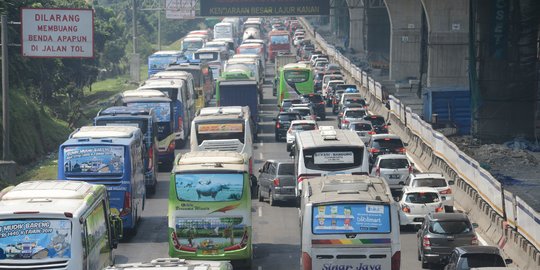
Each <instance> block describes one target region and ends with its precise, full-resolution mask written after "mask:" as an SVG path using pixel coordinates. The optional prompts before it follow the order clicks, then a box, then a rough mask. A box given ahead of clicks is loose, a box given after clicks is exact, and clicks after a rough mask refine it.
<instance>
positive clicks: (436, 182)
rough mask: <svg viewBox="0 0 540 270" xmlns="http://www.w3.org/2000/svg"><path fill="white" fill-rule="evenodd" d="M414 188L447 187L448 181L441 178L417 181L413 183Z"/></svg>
mask: <svg viewBox="0 0 540 270" xmlns="http://www.w3.org/2000/svg"><path fill="white" fill-rule="evenodd" d="M412 186H413V187H446V181H445V180H444V179H441V178H422V179H416V180H414V181H413V183H412Z"/></svg>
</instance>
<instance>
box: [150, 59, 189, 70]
mask: <svg viewBox="0 0 540 270" xmlns="http://www.w3.org/2000/svg"><path fill="white" fill-rule="evenodd" d="M182 58H183V57H181V56H179V55H154V56H150V57H148V68H149V69H156V70H163V69H165V68H167V67H168V66H169V64H171V63H175V62H176V61H178V59H182Z"/></svg>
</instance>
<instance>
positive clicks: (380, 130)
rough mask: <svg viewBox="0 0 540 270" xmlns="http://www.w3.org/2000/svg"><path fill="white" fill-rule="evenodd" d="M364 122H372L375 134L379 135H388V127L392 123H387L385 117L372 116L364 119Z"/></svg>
mask: <svg viewBox="0 0 540 270" xmlns="http://www.w3.org/2000/svg"><path fill="white" fill-rule="evenodd" d="M364 120H367V121H370V122H371V124H372V125H373V129H375V133H377V134H387V133H388V126H390V123H386V120H385V119H384V116H382V115H376V114H372V115H368V116H366V117H364Z"/></svg>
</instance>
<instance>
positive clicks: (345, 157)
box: [303, 147, 364, 171]
mask: <svg viewBox="0 0 540 270" xmlns="http://www.w3.org/2000/svg"><path fill="white" fill-rule="evenodd" d="M303 152H304V164H305V167H306V168H307V169H310V170H322V171H341V170H348V169H351V168H356V167H360V166H362V163H363V156H364V150H363V147H332V148H326V149H324V148H323V149H305V150H304V151H303Z"/></svg>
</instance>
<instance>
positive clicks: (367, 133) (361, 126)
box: [348, 120, 375, 143]
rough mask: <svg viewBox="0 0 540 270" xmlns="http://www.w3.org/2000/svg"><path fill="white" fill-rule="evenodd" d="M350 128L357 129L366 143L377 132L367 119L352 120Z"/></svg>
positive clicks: (359, 135)
mask: <svg viewBox="0 0 540 270" xmlns="http://www.w3.org/2000/svg"><path fill="white" fill-rule="evenodd" d="M348 129H349V130H352V131H355V132H356V134H358V137H360V139H362V141H363V142H364V143H367V142H369V139H371V135H373V134H375V131H374V130H373V126H372V125H371V122H369V121H365V120H352V121H351V122H350V123H349V127H348Z"/></svg>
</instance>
